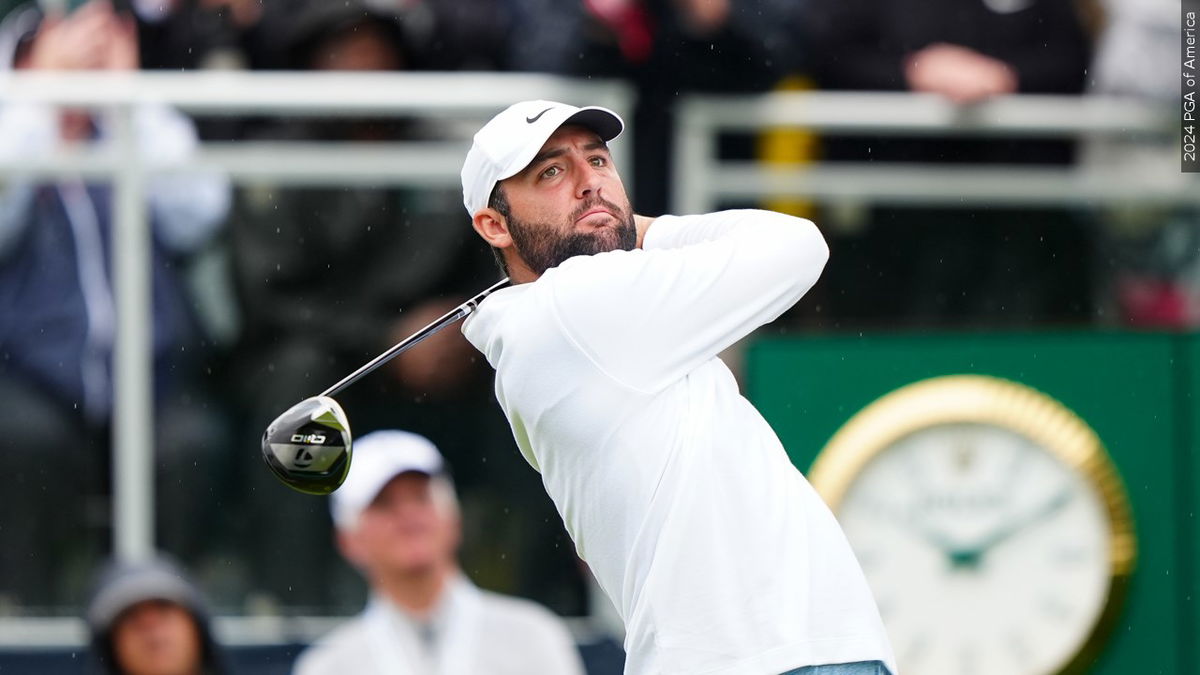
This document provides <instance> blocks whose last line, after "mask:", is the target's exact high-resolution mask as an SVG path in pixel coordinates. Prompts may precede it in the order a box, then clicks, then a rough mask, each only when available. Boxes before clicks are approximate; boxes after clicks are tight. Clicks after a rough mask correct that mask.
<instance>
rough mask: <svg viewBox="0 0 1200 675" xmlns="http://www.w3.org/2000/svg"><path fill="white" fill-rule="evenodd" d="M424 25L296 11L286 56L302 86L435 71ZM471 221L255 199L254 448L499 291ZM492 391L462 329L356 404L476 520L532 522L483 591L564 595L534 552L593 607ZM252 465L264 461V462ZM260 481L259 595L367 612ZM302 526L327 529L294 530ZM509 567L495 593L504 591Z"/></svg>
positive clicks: (249, 247) (305, 515)
mask: <svg viewBox="0 0 1200 675" xmlns="http://www.w3.org/2000/svg"><path fill="white" fill-rule="evenodd" d="M410 18H411V17H410V15H409V14H406V13H403V12H399V13H398V12H396V11H381V10H379V9H378V8H376V7H375V6H374V5H373V4H371V3H365V2H359V1H357V0H352V1H350V2H337V3H329V2H324V1H322V0H314V1H312V2H309V3H308V4H306V5H305V6H303V7H302V8H299V9H298V10H297V11H296V12H295V14H294V15H293V17H292V23H291V24H290V25H287V26H283V25H281V26H280V30H281V35H283V36H285V39H283V40H282V41H281V47H283V48H284V50H285V53H287V54H289V58H290V59H292V60H291V61H290V64H291V66H292V67H293V68H295V69H298V70H336V71H347V70H355V71H381V70H404V69H407V68H408V67H409V65H410V64H412V63H423V62H425V61H426V57H427V55H426V54H425V52H423V45H426V44H428V42H427V38H428V36H427V35H425V34H423V33H421V32H420V31H419V30H417V28H416V27H410V26H408V25H407V22H408V21H409V19H410ZM428 125H429V123H428V122H425V123H417V122H416V121H413V120H403V119H395V118H359V119H337V120H329V119H303V120H297V121H289V122H287V123H284V124H278V125H277V126H276V127H275V128H274V129H272V130H271V131H270V133H271V135H273V136H274V137H284V138H288V139H293V140H301V139H307V140H323V141H347V142H374V141H383V142H386V141H398V140H416V139H421V138H426V137H431V136H433V135H436V134H437V133H438V131H437V130H436V129H430V128H429V126H428ZM460 209H461V197H460V196H459V194H458V193H457V191H456V190H453V189H448V190H446V191H444V192H439V191H435V190H429V189H420V190H417V189H407V188H399V187H375V186H371V187H352V188H351V187H345V188H343V187H315V188H305V189H287V188H281V187H280V186H277V185H270V184H257V185H251V186H248V187H247V188H246V189H245V190H244V191H243V192H242V193H241V194H240V195H239V199H238V200H237V209H236V217H235V223H234V227H233V242H234V266H235V270H236V273H237V279H238V287H239V295H240V297H241V301H242V304H243V314H244V316H245V325H244V335H243V340H242V343H241V345H240V346H239V358H238V362H239V364H240V365H239V366H238V367H237V368H235V369H234V370H235V372H238V373H239V386H240V389H241V391H242V400H244V401H245V403H246V405H245V408H246V412H247V417H248V419H247V420H246V421H247V425H248V426H249V427H250V429H251V430H252V431H251V432H249V433H259V432H261V429H263V428H265V427H266V425H267V424H268V423H269V422H270V421H271V420H272V419H273V418H274V417H275V416H276V415H278V414H279V413H280V412H282V411H283V410H284V409H286V408H287V407H288V406H290V405H291V404H293V403H295V402H296V401H298V400H299V399H301V398H303V397H305V396H309V395H311V394H313V393H315V392H318V391H320V390H322V389H324V388H325V387H328V386H329V385H331V384H333V383H334V382H336V381H337V380H339V379H340V378H341V377H342V376H344V375H346V374H347V373H349V372H350V371H352V370H353V369H354V368H356V367H358V366H359V365H361V364H362V363H364V362H366V361H367V360H369V359H370V358H372V357H373V356H375V355H376V354H378V353H379V352H381V351H383V350H384V349H386V348H387V347H389V346H390V345H391V344H393V343H394V342H395V341H396V340H398V339H399V338H401V337H404V336H407V335H409V334H411V333H413V332H415V331H416V330H417V329H418V328H420V327H422V326H424V325H425V324H426V323H428V322H429V321H431V320H432V319H433V318H435V317H437V316H439V315H441V314H442V313H444V312H446V311H447V310H449V309H451V308H452V307H454V306H455V305H457V304H458V303H460V302H462V301H463V300H465V299H466V298H467V297H470V296H471V295H473V294H474V293H476V292H477V291H479V290H481V289H482V288H485V287H486V286H489V285H491V284H492V283H494V281H495V279H496V276H497V275H496V272H495V271H494V269H493V268H492V263H491V256H490V253H489V252H488V251H487V250H486V249H485V247H481V246H478V245H477V243H476V242H475V241H474V240H473V238H472V233H471V231H470V228H468V227H466V226H465V224H464V223H463V222H462V218H461V212H460ZM489 376H490V373H489V371H488V369H486V368H483V367H482V364H481V363H480V360H479V359H478V358H477V356H476V354H475V352H474V350H473V349H471V347H470V345H469V344H468V343H467V342H466V340H465V339H464V338H463V336H462V334H461V333H460V332H459V331H458V330H456V329H448V330H444V331H442V332H441V333H439V334H438V335H437V336H435V337H433V338H431V339H429V340H427V341H426V342H424V343H422V344H421V345H419V346H418V347H417V348H415V349H413V350H411V351H410V352H408V353H406V354H404V355H402V356H401V357H399V358H397V359H396V360H395V361H393V362H392V363H390V364H389V365H388V367H387V368H386V369H384V370H381V371H380V372H379V373H377V374H375V375H372V376H371V377H370V378H368V379H367V380H364V381H363V382H362V383H361V384H359V385H356V386H355V387H354V388H353V389H351V390H349V391H347V392H346V393H345V394H344V395H342V396H339V400H340V401H342V403H343V404H344V406H345V407H346V409H347V410H348V411H349V413H350V416H351V419H352V420H353V422H354V425H355V429H356V430H357V431H359V432H364V431H368V430H370V429H372V428H379V427H390V426H397V425H403V426H405V427H406V428H409V429H412V430H414V431H417V432H419V433H422V434H423V435H425V436H428V437H430V438H431V439H433V440H434V441H435V442H436V443H437V444H438V445H439V447H441V448H442V449H443V450H444V451H445V452H446V453H447V455H448V456H450V457H451V458H452V459H453V460H455V461H456V464H457V465H458V466H460V467H461V472H460V476H459V478H460V486H461V487H462V488H463V490H464V493H465V494H466V495H467V497H466V498H465V500H464V501H465V502H466V503H467V508H468V509H473V508H475V504H476V503H486V504H487V505H488V506H487V508H486V510H487V511H489V512H491V513H497V514H499V513H501V512H502V510H503V509H504V508H506V507H508V508H512V509H513V510H514V512H520V513H523V514H526V515H525V516H524V517H523V518H517V517H515V515H514V517H512V518H501V519H500V520H501V521H502V523H501V526H500V527H492V528H490V529H487V530H486V531H485V532H484V533H483V536H481V537H478V538H475V539H473V540H472V542H473V543H472V545H471V546H469V547H468V549H469V550H468V551H467V555H468V557H472V556H474V555H475V554H476V552H477V551H478V550H479V549H477V548H476V547H483V546H491V547H492V548H491V549H489V550H488V552H487V553H486V554H482V555H487V556H488V558H489V561H490V562H489V565H488V569H487V570H485V573H484V575H483V576H484V577H487V578H489V579H490V580H492V581H495V582H496V583H495V585H496V586H497V587H503V588H506V589H512V588H515V587H518V586H520V585H521V584H528V585H529V586H530V587H531V588H533V589H534V591H535V592H548V591H549V589H554V588H558V587H561V586H562V584H556V583H551V582H548V581H547V579H548V578H549V579H554V578H555V577H554V574H546V573H545V570H539V572H540V576H537V577H536V580H535V579H533V578H531V579H529V580H526V579H523V578H520V575H522V574H526V573H525V572H523V571H514V570H519V567H517V566H518V565H520V564H521V563H522V562H523V561H524V557H523V556H522V555H521V551H522V550H526V551H528V550H530V547H535V548H539V549H540V548H545V549H548V550H547V552H546V554H545V555H541V554H538V555H534V554H532V553H529V554H528V555H529V557H531V558H533V559H536V560H539V561H548V562H543V563H542V564H544V565H545V564H549V565H550V566H552V567H554V568H555V569H558V570H561V572H558V573H559V574H562V575H565V578H566V579H568V580H570V581H567V582H566V583H568V584H569V583H576V584H577V585H578V590H577V592H578V593H579V595H580V596H582V592H583V588H582V582H581V581H580V580H579V579H578V575H577V572H576V571H575V568H574V560H573V558H572V555H571V554H570V553H569V551H570V549H569V548H567V547H565V546H564V547H563V548H561V549H556V548H555V546H556V542H557V541H563V542H565V538H563V539H559V538H558V537H560V536H561V537H565V533H563V532H561V525H560V523H559V520H558V518H557V517H556V515H555V513H554V511H553V506H552V505H551V504H550V503H549V502H548V500H546V499H545V498H544V495H542V494H540V491H538V490H537V489H536V488H537V477H536V475H535V474H533V473H532V472H530V471H528V468H527V467H526V466H525V465H524V463H523V461H522V460H521V459H520V457H519V455H518V454H517V452H516V448H515V445H514V443H513V441H512V434H511V432H509V431H508V429H507V425H506V423H505V421H504V418H503V415H502V414H501V412H500V410H499V408H498V407H497V406H496V405H495V404H494V402H493V400H492V396H491V387H490V383H491V381H490V377H489ZM465 419H469V420H471V423H470V424H464V423H463V420H465ZM249 433H248V434H247V435H249ZM246 459H247V461H248V462H250V461H254V462H257V460H256V459H255V458H253V457H252V456H251V454H250V453H247V454H246ZM243 475H245V476H246V477H247V480H248V481H249V484H248V494H249V495H250V499H251V508H250V514H251V515H250V518H248V519H247V523H246V529H245V530H244V532H243V535H244V536H245V537H246V541H247V544H246V545H247V549H246V550H248V551H251V552H252V559H253V560H254V561H255V565H256V567H255V570H254V572H253V576H254V584H255V586H256V587H257V588H260V589H263V590H265V591H266V592H267V593H268V594H269V595H270V596H272V598H273V599H274V601H275V602H276V603H282V604H286V605H289V606H293V607H294V606H307V607H314V606H321V607H324V608H326V610H328V609H330V608H332V609H350V608H353V607H354V606H356V605H353V604H350V605H349V607H347V603H354V602H355V598H354V597H353V596H350V595H347V594H345V593H342V592H340V591H339V589H338V587H336V585H335V584H330V583H329V579H331V578H342V577H344V581H345V582H347V583H353V582H354V575H353V573H352V571H350V570H349V569H347V568H345V567H344V566H343V565H342V564H341V563H340V562H339V561H338V560H337V558H336V555H335V554H334V553H333V552H332V551H331V550H330V548H329V546H328V540H329V536H330V530H329V524H328V520H327V517H326V515H325V513H324V507H323V503H322V502H321V501H320V500H316V499H312V498H311V497H307V496H305V495H300V494H297V493H293V492H291V491H289V490H286V489H284V488H282V487H281V486H279V485H277V484H275V483H274V481H273V479H272V477H271V476H270V474H269V472H267V471H264V470H263V468H262V467H261V466H259V465H254V466H247V468H246V470H245V472H243ZM518 486H525V487H526V488H528V489H525V490H521V489H517V487H518ZM477 500H483V502H477ZM500 500H503V501H500ZM509 521H515V522H523V521H532V522H534V523H538V524H539V525H545V527H543V528H539V527H535V526H527V525H515V524H510V522H509ZM296 522H307V523H310V524H311V526H308V527H305V528H295V527H294V525H293V524H294V523H296ZM252 523H253V524H252ZM514 528H521V529H520V530H519V531H517V532H513V531H512V530H513V529H514ZM550 528H557V529H555V530H554V536H550V535H548V534H547V529H550ZM507 535H511V536H507ZM506 536H507V538H506ZM499 546H505V547H509V548H508V550H506V551H505V553H506V554H507V555H505V556H504V557H503V558H501V555H500V554H499V553H496V552H495V548H496V547H499ZM476 559H478V558H476ZM492 568H494V570H493V574H494V575H495V576H489V575H488V571H489V570H492ZM335 571H340V576H339V575H338V574H335V573H334V572H335ZM531 576H532V575H531ZM568 606H569V605H568Z"/></svg>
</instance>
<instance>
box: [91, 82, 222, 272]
mask: <svg viewBox="0 0 1200 675" xmlns="http://www.w3.org/2000/svg"><path fill="white" fill-rule="evenodd" d="M98 122H99V123H100V124H101V128H102V132H101V133H102V134H105V135H108V134H107V131H108V129H107V126H108V124H109V121H108V120H107V119H104V118H100V119H99V120H98ZM133 124H134V131H135V133H136V134H137V140H138V146H139V147H138V149H139V153H140V155H141V158H142V161H144V162H145V163H146V168H147V169H149V171H150V173H151V178H150V180H149V181H148V183H147V186H146V191H147V199H148V201H149V205H150V209H151V211H152V212H153V214H154V216H155V223H156V229H157V232H156V233H157V234H158V238H159V241H161V242H162V243H163V245H164V246H166V247H167V248H168V249H169V250H171V251H174V252H176V253H188V252H191V251H195V250H196V249H198V248H200V247H201V246H203V245H204V244H205V243H206V242H207V241H208V240H209V239H211V238H212V236H213V235H214V234H215V233H216V232H217V230H218V229H220V227H221V225H222V224H224V222H225V217H226V215H228V213H229V206H230V201H231V190H232V188H231V187H230V181H229V178H228V177H227V176H225V175H224V174H221V173H217V172H214V171H197V172H189V173H186V174H181V173H164V174H162V175H154V174H155V171H154V170H155V169H157V168H159V167H163V166H170V165H171V164H174V163H177V162H181V161H184V160H186V159H187V158H188V157H190V156H191V155H192V154H194V153H195V152H196V149H197V147H198V144H199V139H198V137H197V135H196V127H195V125H194V124H192V120H191V119H190V118H188V117H187V116H186V115H184V114H183V113H180V112H179V111H177V110H175V109H174V108H171V107H169V106H165V105H161V104H157V103H146V104H142V105H140V106H138V108H137V109H136V110H135V111H134V117H133Z"/></svg>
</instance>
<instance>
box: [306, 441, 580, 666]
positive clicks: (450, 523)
mask: <svg viewBox="0 0 1200 675" xmlns="http://www.w3.org/2000/svg"><path fill="white" fill-rule="evenodd" d="M330 508H331V511H332V513H333V522H334V525H335V526H336V527H337V538H338V548H339V549H340V550H341V552H342V555H343V556H345V558H346V560H348V561H349V562H350V563H352V564H353V565H354V566H355V567H356V568H358V570H359V571H361V572H362V574H363V576H364V577H365V578H366V579H367V583H368V584H369V586H370V588H371V598H370V601H369V603H368V604H367V608H366V609H365V610H364V611H363V613H362V614H361V615H359V616H357V617H355V618H354V619H351V620H350V621H348V622H346V623H345V624H344V625H342V626H340V627H339V628H337V629H335V630H334V631H333V632H332V633H330V634H329V635H327V636H326V637H324V638H322V639H321V640H319V641H318V642H317V643H316V644H314V645H313V646H312V647H310V648H309V649H308V650H306V651H305V652H304V653H303V654H301V655H300V658H299V660H297V662H296V665H295V669H294V671H293V672H294V674H295V675H349V674H351V673H353V674H354V675H397V674H403V675H534V674H539V673H546V674H548V675H549V674H550V673H553V674H554V675H583V663H582V661H581V660H580V657H579V652H578V650H577V649H576V647H575V644H574V643H573V642H572V640H571V635H570V633H569V632H568V631H567V628H566V625H565V624H563V622H562V620H561V619H559V618H558V617H556V616H554V614H552V613H551V612H550V611H549V610H547V609H546V608H544V607H542V606H540V605H538V604H536V603H533V602H530V601H528V600H523V599H520V598H512V597H508V596H504V595H500V594H497V593H491V592H488V591H484V590H480V589H479V588H477V587H476V586H475V585H474V584H472V583H471V582H470V581H469V580H468V579H467V578H466V577H465V576H464V575H463V573H462V571H461V570H459V568H458V563H457V562H456V560H455V554H456V553H457V551H458V544H459V541H460V539H461V536H462V527H461V522H460V519H459V509H458V499H457V498H456V497H455V494H454V485H453V483H451V481H450V478H449V476H448V475H447V473H446V471H445V465H444V463H443V460H442V455H441V453H439V452H438V450H437V448H436V447H434V445H433V443H432V442H430V441H429V439H427V438H425V437H424V436H419V435H417V434H414V433H410V432H407V431H398V430H385V431H376V432H373V433H370V434H368V435H366V436H363V437H362V438H361V439H359V440H357V441H355V443H354V461H353V462H352V463H351V466H350V474H349V475H348V476H347V477H346V482H345V483H343V484H342V487H341V488H339V489H338V490H337V492H334V493H333V495H332V497H331V501H330Z"/></svg>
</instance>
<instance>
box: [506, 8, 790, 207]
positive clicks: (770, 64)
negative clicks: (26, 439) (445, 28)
mask: <svg viewBox="0 0 1200 675" xmlns="http://www.w3.org/2000/svg"><path fill="white" fill-rule="evenodd" d="M511 2H512V5H513V7H514V10H513V13H514V15H513V23H514V25H516V26H521V27H522V30H520V31H513V32H512V34H511V42H510V50H511V58H510V65H511V67H512V68H513V69H515V70H523V71H534V72H551V73H559V74H564V75H576V76H582V77H613V78H624V79H627V80H629V81H630V82H632V84H633V85H634V87H635V89H636V92H637V105H636V108H635V110H634V117H633V128H634V129H636V130H637V134H636V136H635V138H634V143H635V146H634V167H633V170H634V185H633V193H632V195H631V196H632V197H633V201H634V203H635V204H636V205H637V208H638V212H639V213H646V214H660V213H665V212H666V211H667V210H668V209H669V204H670V189H669V184H668V179H669V177H670V175H671V173H670V172H671V156H672V147H673V140H674V138H673V132H674V113H673V108H674V105H675V100H676V98H677V97H678V96H680V95H681V94H686V93H688V92H696V91H700V92H745V91H763V90H765V89H768V88H769V87H771V86H772V85H773V84H774V83H775V82H776V80H777V79H778V78H779V76H780V75H781V74H782V73H784V72H786V71H787V69H790V68H794V67H795V64H796V59H797V58H798V53H799V49H800V47H799V46H798V45H797V29H796V26H795V21H796V20H797V18H798V17H797V15H796V12H795V8H796V2H795V0H741V1H735V0H569V1H563V0H511Z"/></svg>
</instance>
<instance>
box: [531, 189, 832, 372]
mask: <svg viewBox="0 0 1200 675" xmlns="http://www.w3.org/2000/svg"><path fill="white" fill-rule="evenodd" d="M828 258H829V248H828V246H827V245H826V244H825V239H824V238H823V237H822V236H821V233H820V231H819V230H818V229H817V227H816V225H814V224H813V223H812V222H811V221H808V220H804V219H802V218H794V217H791V216H786V215H783V214H780V213H774V212H771V211H755V210H742V211H723V212H719V213H712V214H707V215H703V216H686V217H675V216H662V217H660V218H658V219H657V220H656V221H655V222H654V224H653V225H652V226H651V227H650V229H649V230H648V231H647V234H646V238H645V242H644V248H643V249H642V250H634V251H614V252H610V253H604V254H600V255H596V256H590V257H586V258H584V257H581V258H574V259H571V260H569V261H567V262H566V263H564V264H563V265H562V266H560V268H559V270H558V272H557V273H555V274H554V276H553V281H552V283H551V284H549V285H548V287H549V288H550V292H551V303H552V307H553V310H554V312H555V313H556V315H557V319H558V321H559V323H560V325H561V326H562V329H563V330H564V332H565V333H566V334H567V335H568V336H569V337H570V338H571V339H572V340H574V342H575V343H576V344H577V345H578V346H579V347H580V349H582V350H583V351H584V352H585V353H586V354H587V355H588V356H589V357H590V358H591V359H592V360H593V362H594V363H595V364H596V366H597V367H599V368H600V369H601V370H602V371H604V372H605V373H606V374H607V375H608V376H609V377H612V378H613V379H615V380H617V381H618V382H621V383H622V384H624V385H626V386H629V387H631V388H634V389H637V390H639V391H644V392H653V391H657V390H659V389H661V388H663V387H665V386H667V385H668V384H670V383H671V382H674V381H676V380H678V379H679V378H681V377H683V376H685V375H687V373H688V372H690V371H691V370H693V369H694V368H696V367H697V366H699V365H701V364H703V363H705V362H707V361H708V360H709V359H712V358H713V357H715V356H716V355H717V354H718V353H719V352H720V351H721V350H723V349H725V348H727V347H729V346H730V345H732V344H734V343H735V342H737V341H738V340H740V339H741V338H743V337H745V336H746V335H748V334H749V333H750V332H751V331H753V330H754V329H756V328H758V327H759V326H762V325H763V324H766V323H770V322H771V321H774V320H775V319H776V318H778V317H779V315H780V314H782V313H783V312H785V311H786V310H787V309H788V308H789V307H791V306H792V305H793V304H795V303H796V301H797V300H799V299H800V298H801V297H802V296H803V295H804V294H805V293H806V292H808V289H810V288H811V287H812V286H813V284H815V283H816V281H817V278H818V277H819V276H820V274H821V270H822V269H823V268H824V267H825V262H826V260H828Z"/></svg>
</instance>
